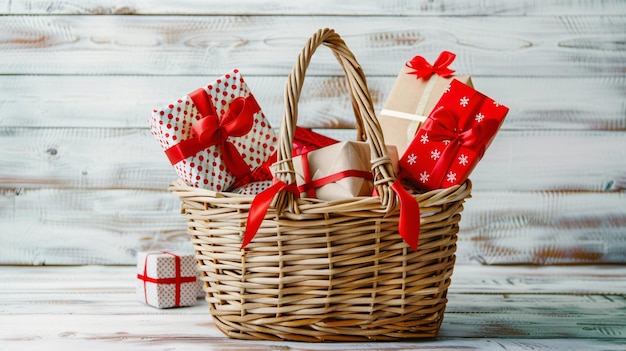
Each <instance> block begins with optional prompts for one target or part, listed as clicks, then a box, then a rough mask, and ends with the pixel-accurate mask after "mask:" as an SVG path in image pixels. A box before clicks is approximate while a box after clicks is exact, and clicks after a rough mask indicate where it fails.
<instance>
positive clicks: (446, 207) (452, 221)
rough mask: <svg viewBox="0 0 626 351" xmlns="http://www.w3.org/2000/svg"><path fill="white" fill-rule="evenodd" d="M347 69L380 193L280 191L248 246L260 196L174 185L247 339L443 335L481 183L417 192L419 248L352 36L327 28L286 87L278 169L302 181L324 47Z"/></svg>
mask: <svg viewBox="0 0 626 351" xmlns="http://www.w3.org/2000/svg"><path fill="white" fill-rule="evenodd" d="M322 44H323V45H325V46H327V47H329V48H330V49H331V50H332V51H333V53H334V54H335V56H336V57H337V59H338V61H339V63H340V64H341V66H342V67H343V69H344V71H345V74H346V78H347V80H348V83H349V84H348V85H349V87H350V92H351V98H352V103H353V106H354V110H355V114H356V117H357V122H358V123H357V125H358V129H359V133H357V134H358V135H359V137H358V139H364V140H366V141H367V142H369V144H370V146H371V150H372V161H373V167H372V168H373V169H372V172H373V174H374V177H375V178H374V179H375V184H376V187H377V190H378V194H380V196H377V197H359V198H353V199H348V200H343V201H332V202H328V201H320V200H316V199H308V198H299V199H298V198H295V197H294V196H293V194H291V193H289V192H281V193H279V194H278V195H277V196H276V198H275V199H274V202H273V203H272V206H271V207H270V209H269V210H268V212H267V214H266V215H265V218H264V220H263V222H262V224H261V227H260V229H259V230H258V232H257V234H256V236H255V237H254V239H253V240H252V242H251V243H250V244H249V245H248V246H247V247H246V248H245V249H241V244H242V237H243V235H244V232H245V230H246V219H247V217H248V213H249V211H250V207H251V203H252V201H253V199H254V196H246V195H238V194H233V193H224V192H221V193H218V192H213V191H210V190H204V189H198V188H194V187H190V186H187V185H185V184H184V183H183V182H182V181H180V180H179V181H176V182H174V183H172V185H171V186H170V188H169V190H170V191H172V192H173V193H175V194H176V195H178V196H179V197H180V199H181V200H182V213H183V214H184V215H185V216H186V217H187V218H188V221H189V229H188V233H189V235H190V236H191V240H192V242H193V246H194V249H195V251H196V258H197V260H198V264H199V268H200V270H201V272H202V280H203V281H204V289H205V291H206V300H207V301H208V302H209V304H210V311H211V314H212V316H213V320H214V322H215V324H216V325H217V327H218V328H219V329H220V330H221V331H222V332H224V333H225V334H226V335H227V336H229V337H231V338H237V339H256V340H259V339H265V340H298V341H361V340H398V339H404V338H424V337H434V336H436V335H437V332H438V330H439V327H440V325H441V322H442V320H443V314H444V309H445V305H446V302H447V299H446V294H447V289H448V286H449V285H450V278H451V276H452V271H453V268H454V260H455V256H454V253H455V250H456V240H457V232H458V228H459V227H458V223H459V220H460V218H461V215H460V212H461V211H462V209H463V202H464V200H465V199H466V198H467V197H469V196H470V190H471V183H470V182H469V181H467V182H465V183H464V184H462V185H460V186H454V187H452V188H447V189H442V190H436V191H431V192H428V193H424V194H415V195H414V197H415V199H416V200H417V201H418V203H419V205H420V209H421V232H420V234H419V235H420V236H419V248H418V250H417V251H413V250H412V249H411V248H410V247H409V246H408V245H407V244H406V243H405V242H404V241H403V240H402V238H401V237H400V236H399V234H398V219H399V209H398V205H397V203H396V200H395V199H396V196H395V195H394V193H393V192H392V191H391V189H390V184H391V183H392V182H394V181H395V180H396V178H395V175H394V173H393V168H392V166H391V164H390V162H389V158H388V157H387V155H386V150H385V148H384V147H383V145H384V142H383V140H382V133H381V130H380V126H379V124H378V121H377V119H376V116H375V114H374V112H373V105H372V101H371V97H370V95H369V93H368V90H367V87H366V83H365V78H364V75H363V72H362V70H361V68H360V66H359V65H358V63H357V61H356V60H355V58H354V56H353V54H352V53H351V52H350V50H349V49H348V48H347V47H346V45H345V43H344V41H343V40H342V39H341V38H340V37H339V35H338V34H336V33H335V32H334V31H333V30H331V29H321V30H319V31H318V32H316V33H315V34H314V35H313V36H312V37H311V38H310V39H309V41H308V42H307V43H306V46H305V47H304V49H303V51H302V53H301V54H300V55H299V57H298V60H297V62H296V64H295V65H294V68H293V70H292V72H291V74H290V76H289V79H288V81H287V84H286V88H285V114H284V116H283V121H282V123H281V127H280V135H279V151H278V161H277V166H278V168H279V174H278V175H277V178H279V179H280V180H281V181H283V182H285V183H288V184H289V183H291V182H292V181H294V179H293V164H292V163H291V148H292V140H293V135H294V130H295V125H296V122H297V104H298V99H299V96H300V91H301V88H302V84H303V80H304V75H305V70H306V68H307V66H308V63H309V61H310V59H311V56H312V55H313V53H314V52H315V50H316V48H317V47H319V46H320V45H322Z"/></svg>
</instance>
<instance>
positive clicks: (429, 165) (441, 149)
mask: <svg viewBox="0 0 626 351" xmlns="http://www.w3.org/2000/svg"><path fill="white" fill-rule="evenodd" d="M508 112H509V109H508V107H506V106H504V105H502V104H500V103H498V102H496V101H495V100H493V99H491V98H489V97H487V96H485V95H483V94H482V93H480V92H478V91H477V90H475V89H474V88H472V87H471V86H469V85H466V84H464V83H462V82H461V81H459V80H456V79H453V80H452V81H451V82H450V85H449V86H448V87H447V88H446V90H445V92H444V93H443V95H442V96H441V98H440V99H439V101H438V102H437V104H436V105H435V107H434V108H433V110H432V112H431V113H430V114H429V115H428V117H427V118H426V121H425V122H424V124H423V125H422V126H421V128H420V129H419V130H418V132H417V134H416V135H415V138H414V139H413V140H412V141H411V143H410V144H409V147H408V148H407V150H406V151H405V152H404V154H403V155H402V157H401V158H400V177H401V178H403V179H405V180H406V179H408V180H410V181H411V182H412V183H413V184H414V185H415V186H416V187H418V188H421V189H423V190H434V189H443V188H449V187H451V186H453V185H456V184H461V183H463V182H464V181H465V180H467V178H468V177H469V175H470V173H471V172H472V171H473V169H474V168H475V167H476V164H477V163H478V161H480V159H481V158H482V157H483V155H484V153H485V151H486V149H487V148H488V147H489V145H490V144H491V142H492V140H493V139H494V137H495V135H496V133H497V132H498V130H499V129H500V126H501V125H502V123H503V122H504V118H505V117H506V115H507V113H508Z"/></svg>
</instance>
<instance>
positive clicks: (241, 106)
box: [165, 88, 260, 178]
mask: <svg viewBox="0 0 626 351" xmlns="http://www.w3.org/2000/svg"><path fill="white" fill-rule="evenodd" d="M189 97H190V98H191V100H192V101H193V103H194V105H195V106H196V109H197V110H198V113H199V114H200V115H201V116H202V118H201V119H200V120H199V121H198V122H196V123H194V125H193V127H192V128H191V129H192V131H193V134H194V136H193V137H192V138H190V139H187V140H183V141H181V142H180V143H178V144H176V145H174V146H172V147H170V148H169V149H167V150H166V151H165V154H166V155H167V157H168V158H169V160H170V162H171V163H172V164H173V165H174V164H176V163H178V162H180V161H182V160H184V159H186V158H188V157H191V156H193V155H195V154H197V153H198V152H200V151H202V150H204V149H206V148H208V147H211V146H214V145H218V146H219V149H220V153H221V156H222V159H223V160H224V163H225V164H226V167H227V168H228V171H229V172H230V173H232V174H233V175H234V176H235V178H241V177H244V176H246V175H248V174H249V173H250V168H249V167H248V165H247V164H246V162H245V161H244V159H243V157H242V156H241V154H240V153H239V151H238V150H237V148H236V147H235V145H233V144H232V143H231V142H229V141H228V137H241V136H243V135H246V134H247V133H248V132H250V130H251V129H252V125H253V124H254V114H255V113H256V112H258V111H259V110H260V107H259V105H258V103H257V102H256V100H255V99H254V96H253V95H252V94H250V95H249V96H248V97H247V98H243V97H237V98H235V99H234V100H233V101H232V102H231V103H230V106H229V108H228V110H227V111H226V112H225V113H224V115H223V116H222V117H221V118H220V117H219V116H218V115H217V109H216V108H215V106H214V105H213V103H212V102H211V96H210V95H209V94H208V93H207V92H206V90H204V89H203V88H200V89H197V90H195V91H194V92H192V93H191V94H189Z"/></svg>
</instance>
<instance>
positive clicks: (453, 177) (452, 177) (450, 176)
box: [446, 172, 456, 183]
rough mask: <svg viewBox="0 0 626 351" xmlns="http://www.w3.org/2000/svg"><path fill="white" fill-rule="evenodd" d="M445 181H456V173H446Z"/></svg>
mask: <svg viewBox="0 0 626 351" xmlns="http://www.w3.org/2000/svg"><path fill="white" fill-rule="evenodd" d="M446 177H447V178H446V180H447V181H449V182H450V183H452V182H454V181H455V180H456V173H452V172H450V173H448V175H447V176H446Z"/></svg>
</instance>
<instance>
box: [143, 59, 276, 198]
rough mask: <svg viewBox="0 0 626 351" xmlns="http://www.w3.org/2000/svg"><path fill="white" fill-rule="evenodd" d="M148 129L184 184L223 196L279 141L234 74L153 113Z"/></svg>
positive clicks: (246, 176)
mask: <svg viewBox="0 0 626 351" xmlns="http://www.w3.org/2000/svg"><path fill="white" fill-rule="evenodd" d="M149 122H150V129H151V131H152V134H153V135H154V136H155V137H156V139H157V140H158V142H159V143H160V145H161V147H162V148H163V150H164V152H165V154H166V155H167V157H168V159H169V161H170V163H171V164H172V165H173V166H174V169H175V170H176V173H177V174H178V175H179V176H180V178H181V179H183V180H184V181H185V182H186V183H187V184H188V185H191V186H195V187H200V188H207V189H211V190H214V191H227V190H229V189H230V188H231V186H233V185H234V184H235V183H236V182H237V181H238V180H242V179H244V178H248V177H250V176H251V175H252V174H253V172H254V171H256V170H257V169H259V168H260V167H262V165H263V164H264V163H265V162H266V161H267V160H268V159H269V158H270V156H271V155H272V154H274V152H275V151H276V142H277V138H276V135H275V133H274V131H273V130H272V128H271V126H270V124H269V122H268V120H267V119H266V117H265V115H264V114H263V111H262V110H261V108H260V107H259V105H258V103H257V101H256V99H255V98H254V95H253V94H252V93H251V92H250V89H249V88H248V85H247V83H246V82H245V80H244V79H243V77H242V76H241V74H240V73H239V71H238V70H233V71H232V72H230V73H228V74H225V75H224V76H222V77H220V78H219V79H217V80H215V81H214V82H212V83H211V84H208V85H207V86H205V87H202V88H199V89H196V90H194V91H193V92H191V93H189V94H187V95H185V96H183V97H182V98H180V99H178V100H176V101H174V102H172V103H170V104H168V105H166V106H165V107H163V108H160V109H156V110H154V111H153V113H152V116H151V118H150V121H149Z"/></svg>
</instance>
